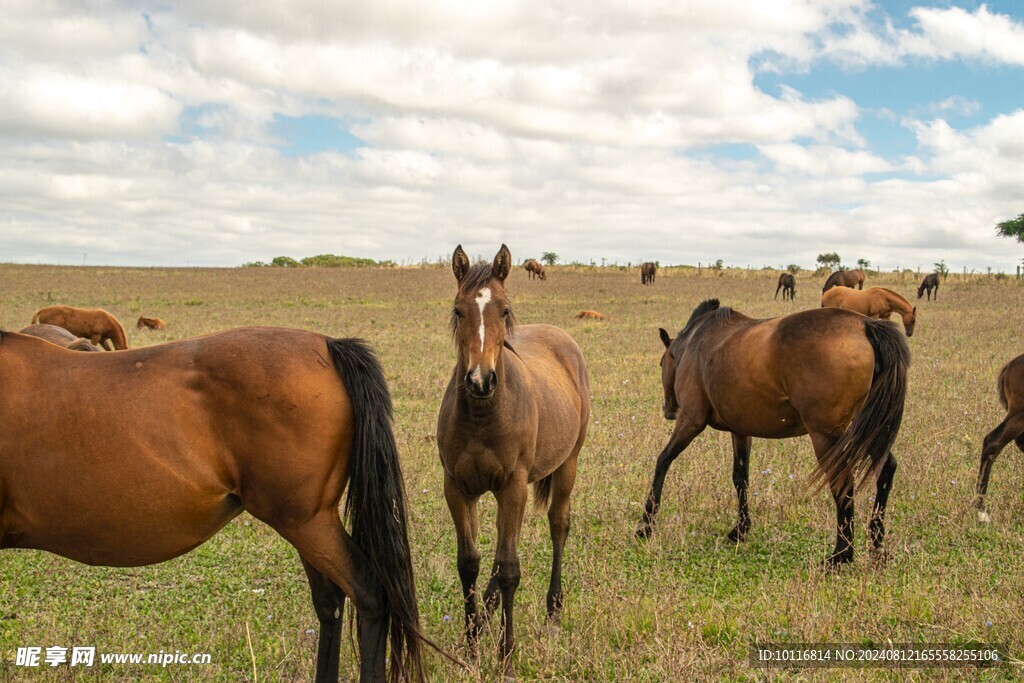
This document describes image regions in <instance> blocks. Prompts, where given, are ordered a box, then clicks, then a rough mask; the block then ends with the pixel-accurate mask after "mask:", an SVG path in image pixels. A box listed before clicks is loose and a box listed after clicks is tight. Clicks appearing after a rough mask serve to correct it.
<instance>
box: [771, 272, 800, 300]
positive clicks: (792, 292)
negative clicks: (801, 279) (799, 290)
mask: <svg viewBox="0 0 1024 683" xmlns="http://www.w3.org/2000/svg"><path fill="white" fill-rule="evenodd" d="M780 289H781V290H782V300H783V301H785V300H786V295H787V294H789V300H790V301H793V300H794V299H796V278H795V277H793V274H792V273H779V284H778V285H777V286H776V287H775V298H776V299H778V298H779V290H780Z"/></svg>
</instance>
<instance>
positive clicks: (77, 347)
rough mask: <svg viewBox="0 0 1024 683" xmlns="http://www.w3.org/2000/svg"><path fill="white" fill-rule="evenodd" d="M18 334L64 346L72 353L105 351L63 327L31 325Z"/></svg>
mask: <svg viewBox="0 0 1024 683" xmlns="http://www.w3.org/2000/svg"><path fill="white" fill-rule="evenodd" d="M18 333H19V334H27V335H29V336H31V337H39V338H40V339H45V340H46V341H48V342H50V343H51V344H56V345H57V346H63V347H64V348H65V349H71V350H72V351H102V350H103V349H101V348H100V347H98V346H96V345H95V344H93V343H92V342H91V341H89V340H88V339H82V338H81V337H76V336H75V335H73V334H71V333H70V332H68V331H67V330H65V329H64V328H63V327H57V326H56V325H29V326H28V327H25V328H23V329H21V330H19V331H18Z"/></svg>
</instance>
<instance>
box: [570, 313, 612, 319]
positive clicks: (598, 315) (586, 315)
mask: <svg viewBox="0 0 1024 683" xmlns="http://www.w3.org/2000/svg"><path fill="white" fill-rule="evenodd" d="M576 318H577V319H579V320H582V319H584V318H586V319H588V320H607V319H608V318H607V317H605V316H604V315H603V314H601V313H598V312H597V311H580V312H579V313H577V314H576Z"/></svg>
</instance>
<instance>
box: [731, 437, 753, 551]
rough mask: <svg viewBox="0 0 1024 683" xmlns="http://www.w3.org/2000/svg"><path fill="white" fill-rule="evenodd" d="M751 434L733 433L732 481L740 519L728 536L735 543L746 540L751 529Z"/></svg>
mask: <svg viewBox="0 0 1024 683" xmlns="http://www.w3.org/2000/svg"><path fill="white" fill-rule="evenodd" d="M752 441H753V439H752V438H751V437H749V436H740V435H739V434H733V435H732V483H733V486H735V487H736V500H737V502H738V504H739V520H738V521H737V522H736V526H735V527H733V529H732V531H730V532H729V535H728V538H729V540H730V541H732V542H733V543H738V542H740V541H744V540H746V538H747V532H748V531H750V510H748V509H747V481H748V479H749V475H750V444H751V442H752Z"/></svg>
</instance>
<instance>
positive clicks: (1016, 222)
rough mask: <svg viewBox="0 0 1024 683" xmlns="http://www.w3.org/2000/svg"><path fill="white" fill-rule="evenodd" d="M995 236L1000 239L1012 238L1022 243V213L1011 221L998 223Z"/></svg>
mask: <svg viewBox="0 0 1024 683" xmlns="http://www.w3.org/2000/svg"><path fill="white" fill-rule="evenodd" d="M996 234H997V235H999V236H1000V237H1014V238H1016V240H1017V241H1018V242H1024V213H1022V214H1021V215H1019V216H1017V217H1016V218H1014V219H1013V220H1009V221H1003V222H1002V223H998V224H997V225H996Z"/></svg>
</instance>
